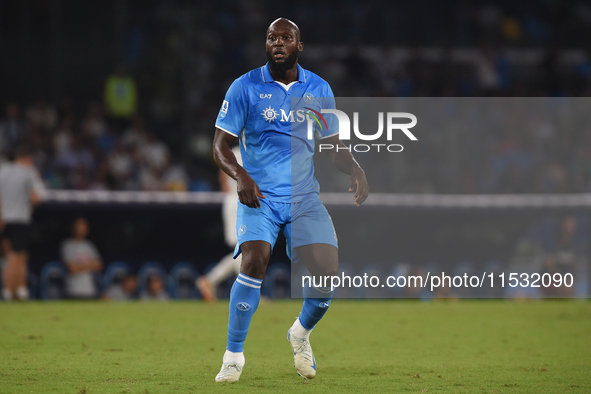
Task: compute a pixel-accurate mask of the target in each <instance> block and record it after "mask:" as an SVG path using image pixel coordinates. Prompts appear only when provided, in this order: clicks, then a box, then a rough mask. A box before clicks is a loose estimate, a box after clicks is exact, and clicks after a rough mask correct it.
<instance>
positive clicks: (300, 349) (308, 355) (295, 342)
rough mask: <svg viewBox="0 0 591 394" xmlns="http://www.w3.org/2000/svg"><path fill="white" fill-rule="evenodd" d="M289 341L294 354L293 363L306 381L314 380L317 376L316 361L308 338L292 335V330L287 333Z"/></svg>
mask: <svg viewBox="0 0 591 394" xmlns="http://www.w3.org/2000/svg"><path fill="white" fill-rule="evenodd" d="M287 340H288V341H289V344H290V345H291V350H292V352H293V363H294V366H295V368H296V371H297V372H298V375H300V376H301V377H303V378H306V379H312V378H314V376H316V359H315V358H314V353H313V352H312V346H310V340H309V339H308V338H298V337H296V336H294V335H292V333H291V328H290V329H289V330H288V331H287Z"/></svg>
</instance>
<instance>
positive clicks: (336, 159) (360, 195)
mask: <svg viewBox="0 0 591 394" xmlns="http://www.w3.org/2000/svg"><path fill="white" fill-rule="evenodd" d="M324 141H326V142H327V143H329V144H332V145H333V146H337V145H338V146H339V147H343V149H338V150H337V149H329V150H326V151H325V152H326V154H327V155H328V157H329V158H330V160H331V161H332V163H333V164H334V165H335V167H336V168H337V169H338V170H339V171H341V172H343V173H345V174H347V175H350V177H351V178H350V179H351V185H350V187H349V190H348V191H350V192H352V191H355V195H354V196H353V202H354V204H355V205H357V206H359V205H361V204H362V203H363V202H364V201H365V199H366V198H367V195H368V194H369V185H368V184H367V179H366V178H365V172H364V171H363V169H362V168H361V166H359V163H357V161H356V160H355V158H354V157H353V155H352V154H351V152H349V150H347V149H346V148H345V145H344V144H343V142H342V141H341V140H339V136H338V135H335V136H332V137H329V138H327V139H325V140H324Z"/></svg>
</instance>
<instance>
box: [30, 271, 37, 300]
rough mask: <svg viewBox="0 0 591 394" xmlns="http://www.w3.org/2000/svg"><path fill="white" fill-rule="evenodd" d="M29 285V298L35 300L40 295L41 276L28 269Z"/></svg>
mask: <svg viewBox="0 0 591 394" xmlns="http://www.w3.org/2000/svg"><path fill="white" fill-rule="evenodd" d="M27 287H28V288H29V299H31V300H34V299H36V298H38V297H39V277H38V276H37V275H35V274H34V273H33V271H31V270H28V272H27Z"/></svg>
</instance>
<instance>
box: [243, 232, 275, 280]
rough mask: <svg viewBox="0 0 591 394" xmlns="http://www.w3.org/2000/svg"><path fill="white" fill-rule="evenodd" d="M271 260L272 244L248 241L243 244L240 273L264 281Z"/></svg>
mask: <svg viewBox="0 0 591 394" xmlns="http://www.w3.org/2000/svg"><path fill="white" fill-rule="evenodd" d="M270 258H271V244H270V243H268V242H267V241H247V242H244V243H243V244H242V262H241V263H240V272H242V273H243V274H245V275H248V276H251V277H253V278H257V279H263V278H264V276H265V272H266V271H267V265H268V264H269V259H270Z"/></svg>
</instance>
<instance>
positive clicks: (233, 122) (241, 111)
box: [215, 80, 248, 137]
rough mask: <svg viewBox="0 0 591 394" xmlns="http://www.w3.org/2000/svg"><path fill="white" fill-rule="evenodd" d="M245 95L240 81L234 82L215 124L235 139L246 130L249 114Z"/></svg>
mask: <svg viewBox="0 0 591 394" xmlns="http://www.w3.org/2000/svg"><path fill="white" fill-rule="evenodd" d="M244 93H245V92H244V89H243V86H242V83H241V82H240V81H238V80H236V81H234V82H233V83H232V85H230V88H229V89H228V91H227V92H226V98H225V99H224V101H223V102H222V108H220V112H219V113H218V117H217V120H216V122H215V127H217V128H219V129H222V130H224V131H225V132H226V133H229V134H232V135H233V136H235V137H238V135H239V134H240V132H241V131H242V129H243V128H244V125H245V123H246V116H247V114H248V108H247V101H246V97H245V94H244Z"/></svg>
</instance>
